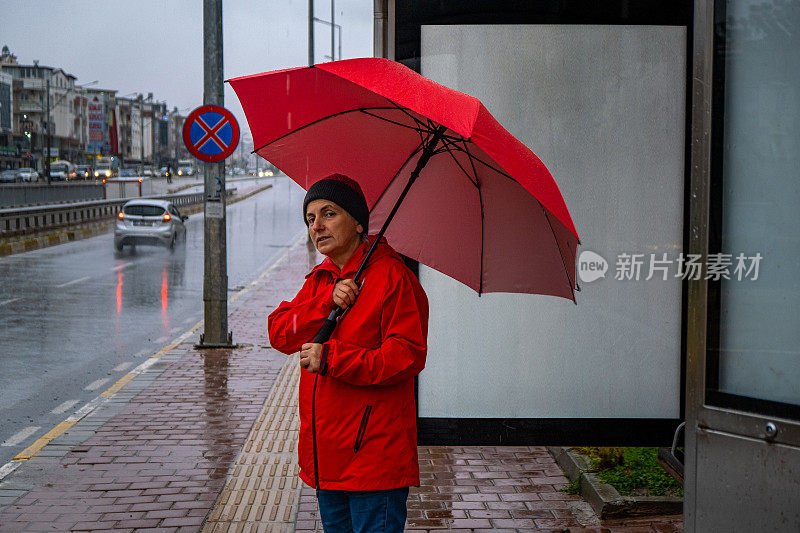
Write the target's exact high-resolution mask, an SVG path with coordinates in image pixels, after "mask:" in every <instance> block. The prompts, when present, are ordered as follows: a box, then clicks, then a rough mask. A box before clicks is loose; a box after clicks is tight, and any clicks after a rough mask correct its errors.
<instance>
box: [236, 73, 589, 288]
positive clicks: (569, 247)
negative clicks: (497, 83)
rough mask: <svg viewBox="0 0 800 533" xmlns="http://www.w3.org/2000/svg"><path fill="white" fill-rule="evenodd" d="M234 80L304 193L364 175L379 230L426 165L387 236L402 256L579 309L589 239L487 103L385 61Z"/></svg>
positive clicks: (259, 135) (263, 136)
mask: <svg viewBox="0 0 800 533" xmlns="http://www.w3.org/2000/svg"><path fill="white" fill-rule="evenodd" d="M229 82H230V84H231V86H232V87H233V89H234V90H235V91H236V94H237V96H238V97H239V100H240V102H241V104H242V107H243V109H244V112H245V115H246V116H247V121H248V123H249V124H250V131H251V133H252V135H253V142H254V146H255V147H256V149H255V152H256V153H257V154H259V155H260V156H262V157H264V158H265V159H267V160H268V161H270V162H271V163H273V164H274V165H275V166H277V167H278V168H279V169H281V170H282V171H283V172H285V173H286V175H288V176H289V177H291V178H292V179H294V180H295V181H296V182H297V183H298V184H300V185H301V186H302V187H303V188H306V189H307V188H308V187H309V186H311V185H312V184H313V183H314V182H315V181H317V180H319V179H321V178H323V177H325V176H328V175H330V174H333V173H341V174H345V175H348V176H350V177H352V178H354V179H356V180H357V181H358V182H359V183H360V184H361V187H362V189H363V191H364V194H365V196H366V198H367V203H368V205H369V207H370V232H371V233H376V232H377V230H378V228H380V227H381V225H382V224H383V222H384V221H385V220H386V219H387V217H388V216H389V215H390V212H391V211H392V209H393V207H394V206H395V202H396V201H397V199H398V198H399V197H400V196H401V194H402V192H403V190H404V188H405V187H406V185H407V183H408V181H409V176H410V175H412V171H414V169H415V168H416V167H417V166H418V163H420V166H422V165H425V168H424V170H423V171H422V172H421V173H420V177H419V179H418V180H416V182H415V183H414V185H413V187H411V188H410V189H408V190H407V196H406V197H405V199H404V200H403V203H402V205H401V206H400V208H399V209H398V210H397V212H396V215H395V216H394V219H393V220H392V222H391V224H390V225H389V226H388V229H387V230H386V238H387V240H388V241H389V243H390V244H391V245H392V246H393V247H394V248H395V249H396V250H398V251H399V252H401V253H403V254H405V255H407V256H409V257H412V258H414V259H416V260H418V261H419V262H421V263H423V264H425V265H428V266H430V267H432V268H434V269H436V270H438V271H440V272H442V273H444V274H446V275H448V276H451V277H453V278H455V279H456V280H458V281H460V282H462V283H464V284H465V285H467V286H469V287H471V288H472V289H474V290H476V291H477V292H478V293H479V294H480V293H485V292H512V293H535V294H548V295H554V296H561V297H564V298H568V299H570V300H572V301H575V296H574V290H575V255H576V250H577V246H578V244H579V240H578V234H577V232H576V230H575V226H574V224H573V222H572V218H571V217H570V214H569V211H568V210H567V207H566V204H565V203H564V199H563V197H562V195H561V192H560V191H559V189H558V186H557V185H556V183H555V181H554V180H553V177H552V176H551V175H550V172H549V171H548V170H547V168H546V167H545V166H544V164H543V163H542V162H541V161H540V160H539V158H538V157H537V156H536V155H535V154H534V153H533V152H532V151H531V150H530V149H528V148H527V147H526V146H525V145H524V144H522V143H521V142H520V141H519V140H517V139H516V138H515V137H514V136H513V135H511V134H510V133H509V132H508V131H506V130H505V128H503V127H502V126H501V125H500V123H498V122H497V120H496V119H495V118H494V117H493V116H492V115H491V114H490V113H489V112H488V111H487V110H486V108H485V107H484V106H483V105H482V104H481V103H480V101H479V100H478V99H477V98H474V97H472V96H469V95H466V94H464V93H461V92H458V91H455V90H453V89H450V88H448V87H445V86H443V85H440V84H438V83H435V82H433V81H431V80H429V79H427V78H425V77H423V76H421V75H419V74H417V73H416V72H414V71H413V70H411V69H409V68H407V67H405V66H404V65H401V64H400V63H396V62H394V61H390V60H387V59H381V58H364V59H351V60H344V61H335V62H331V63H324V64H319V65H315V66H313V67H303V68H295V69H286V70H279V71H274V72H266V73H263V74H255V75H251V76H243V77H239V78H234V79H231V80H229ZM426 148H427V151H426ZM423 152H425V155H423ZM428 157H430V158H429V159H428ZM420 158H422V159H423V161H420ZM417 172H419V168H417ZM414 177H416V175H414Z"/></svg>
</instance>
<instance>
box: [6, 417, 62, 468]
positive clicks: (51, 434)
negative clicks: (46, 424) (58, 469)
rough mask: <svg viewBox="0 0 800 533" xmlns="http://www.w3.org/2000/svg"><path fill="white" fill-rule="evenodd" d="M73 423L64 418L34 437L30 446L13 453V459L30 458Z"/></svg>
mask: <svg viewBox="0 0 800 533" xmlns="http://www.w3.org/2000/svg"><path fill="white" fill-rule="evenodd" d="M75 424H76V422H71V421H69V420H64V421H63V422H61V423H60V424H59V425H57V426H56V427H54V428H53V429H51V430H50V431H48V432H47V433H45V434H44V435H42V436H41V437H39V438H38V439H36V442H34V443H33V444H31V445H30V446H28V447H27V448H25V449H24V450H22V451H21V452H19V453H18V454H17V455H15V456H14V460H15V461H21V460H23V459H30V458H31V457H33V456H34V455H36V454H37V453H39V451H40V450H41V449H42V448H44V447H45V446H47V444H48V443H49V442H50V441H51V440H53V439H55V438H56V437H60V436H61V435H63V434H64V432H65V431H67V430H68V429H69V428H71V427H72V426H74V425H75Z"/></svg>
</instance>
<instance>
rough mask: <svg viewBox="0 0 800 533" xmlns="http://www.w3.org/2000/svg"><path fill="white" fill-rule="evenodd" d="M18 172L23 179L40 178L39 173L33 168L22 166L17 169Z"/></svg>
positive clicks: (34, 179)
mask: <svg viewBox="0 0 800 533" xmlns="http://www.w3.org/2000/svg"><path fill="white" fill-rule="evenodd" d="M17 174H18V175H19V179H20V180H22V181H38V180H39V173H38V172H36V171H35V170H33V169H32V168H20V169H17Z"/></svg>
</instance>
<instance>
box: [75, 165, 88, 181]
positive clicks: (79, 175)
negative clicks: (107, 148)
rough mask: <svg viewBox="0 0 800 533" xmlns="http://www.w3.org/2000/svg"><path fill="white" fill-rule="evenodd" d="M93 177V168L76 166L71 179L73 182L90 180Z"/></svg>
mask: <svg viewBox="0 0 800 533" xmlns="http://www.w3.org/2000/svg"><path fill="white" fill-rule="evenodd" d="M91 177H92V167H91V166H89V165H76V166H75V171H74V172H73V173H72V175H71V177H70V179H72V180H88V179H89V178H91Z"/></svg>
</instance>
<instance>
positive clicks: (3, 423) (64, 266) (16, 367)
mask: <svg viewBox="0 0 800 533" xmlns="http://www.w3.org/2000/svg"><path fill="white" fill-rule="evenodd" d="M258 181H259V182H260V183H264V182H266V183H270V182H273V183H274V187H273V188H272V189H269V190H267V191H264V192H261V193H259V194H257V195H255V196H253V197H251V198H249V199H247V200H244V201H242V202H238V203H236V204H233V205H231V206H229V207H228V212H227V215H228V219H227V224H228V225H227V230H228V232H227V242H228V286H229V289H230V290H231V291H233V290H236V289H237V288H239V287H242V286H245V285H247V284H248V283H250V282H251V281H253V279H255V277H256V276H257V275H258V274H259V273H261V272H262V271H263V270H264V269H265V268H266V267H268V266H269V265H270V264H272V263H273V262H275V261H276V260H277V259H278V258H279V257H280V256H281V255H282V254H283V253H284V252H285V251H286V248H287V247H288V246H289V245H291V244H293V243H294V242H296V241H297V239H298V238H299V237H300V235H301V234H302V233H303V231H304V230H305V227H304V225H303V222H302V220H301V217H300V206H301V204H302V199H303V191H302V189H300V188H299V187H298V186H296V185H295V184H294V183H293V182H291V180H289V179H288V178H285V177H278V178H274V179H266V180H265V179H262V180H258ZM249 185H250V184H249V183H247V184H245V183H236V184H235V186H236V187H238V188H240V189H244V188H246V187H247V186H249ZM186 224H187V242H186V244H185V245H182V246H178V247H176V250H175V251H174V252H173V253H170V252H169V251H168V250H166V249H162V248H153V247H146V246H138V247H137V250H136V252H135V253H131V252H130V250H129V248H127V247H126V248H125V250H124V251H123V253H121V254H115V253H114V252H113V236H112V234H111V233H108V234H105V235H101V236H98V237H94V238H91V239H86V240H82V241H78V242H74V243H69V244H62V245H59V246H55V247H51V248H45V249H42V250H36V251H32V252H28V253H24V254H18V255H13V256H9V257H5V258H0V280H2V283H0V443H2V445H0V466H2V465H3V464H5V463H6V462H7V461H9V460H10V459H11V458H12V457H13V456H14V455H15V454H17V453H19V452H20V451H21V450H22V449H24V448H25V447H27V446H28V445H30V444H31V443H32V442H33V441H34V440H36V439H37V438H38V437H40V436H41V435H43V434H44V433H45V432H47V431H49V430H50V429H52V427H53V426H55V425H56V424H58V423H59V422H61V421H62V420H64V419H65V418H66V417H67V416H69V415H71V414H72V413H73V412H74V411H76V410H77V409H78V408H80V407H81V406H83V405H84V404H85V403H86V402H88V401H89V400H91V399H92V398H95V397H96V396H98V395H99V394H100V393H101V392H102V391H104V390H105V389H107V388H108V387H109V386H111V385H112V384H113V383H114V382H115V381H117V380H118V379H119V378H121V377H122V376H124V375H125V374H126V373H127V372H128V371H129V370H130V369H132V368H134V367H135V366H137V365H139V364H140V363H142V362H143V361H144V360H145V359H146V358H147V357H149V356H151V355H153V354H154V353H155V352H156V351H158V350H159V349H160V348H162V347H163V346H164V345H166V344H167V343H168V342H169V341H170V340H172V339H174V338H175V337H177V336H179V335H180V334H181V333H183V332H184V331H186V330H188V329H189V328H190V327H192V326H193V325H194V324H196V323H197V322H198V321H199V320H201V319H202V313H203V299H202V298H203V295H202V289H203V217H202V214H196V215H191V216H190V217H189V220H188V221H187V223H186ZM265 324H266V322H265ZM194 340H195V341H196V340H197V339H194ZM234 340H235V339H234Z"/></svg>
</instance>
